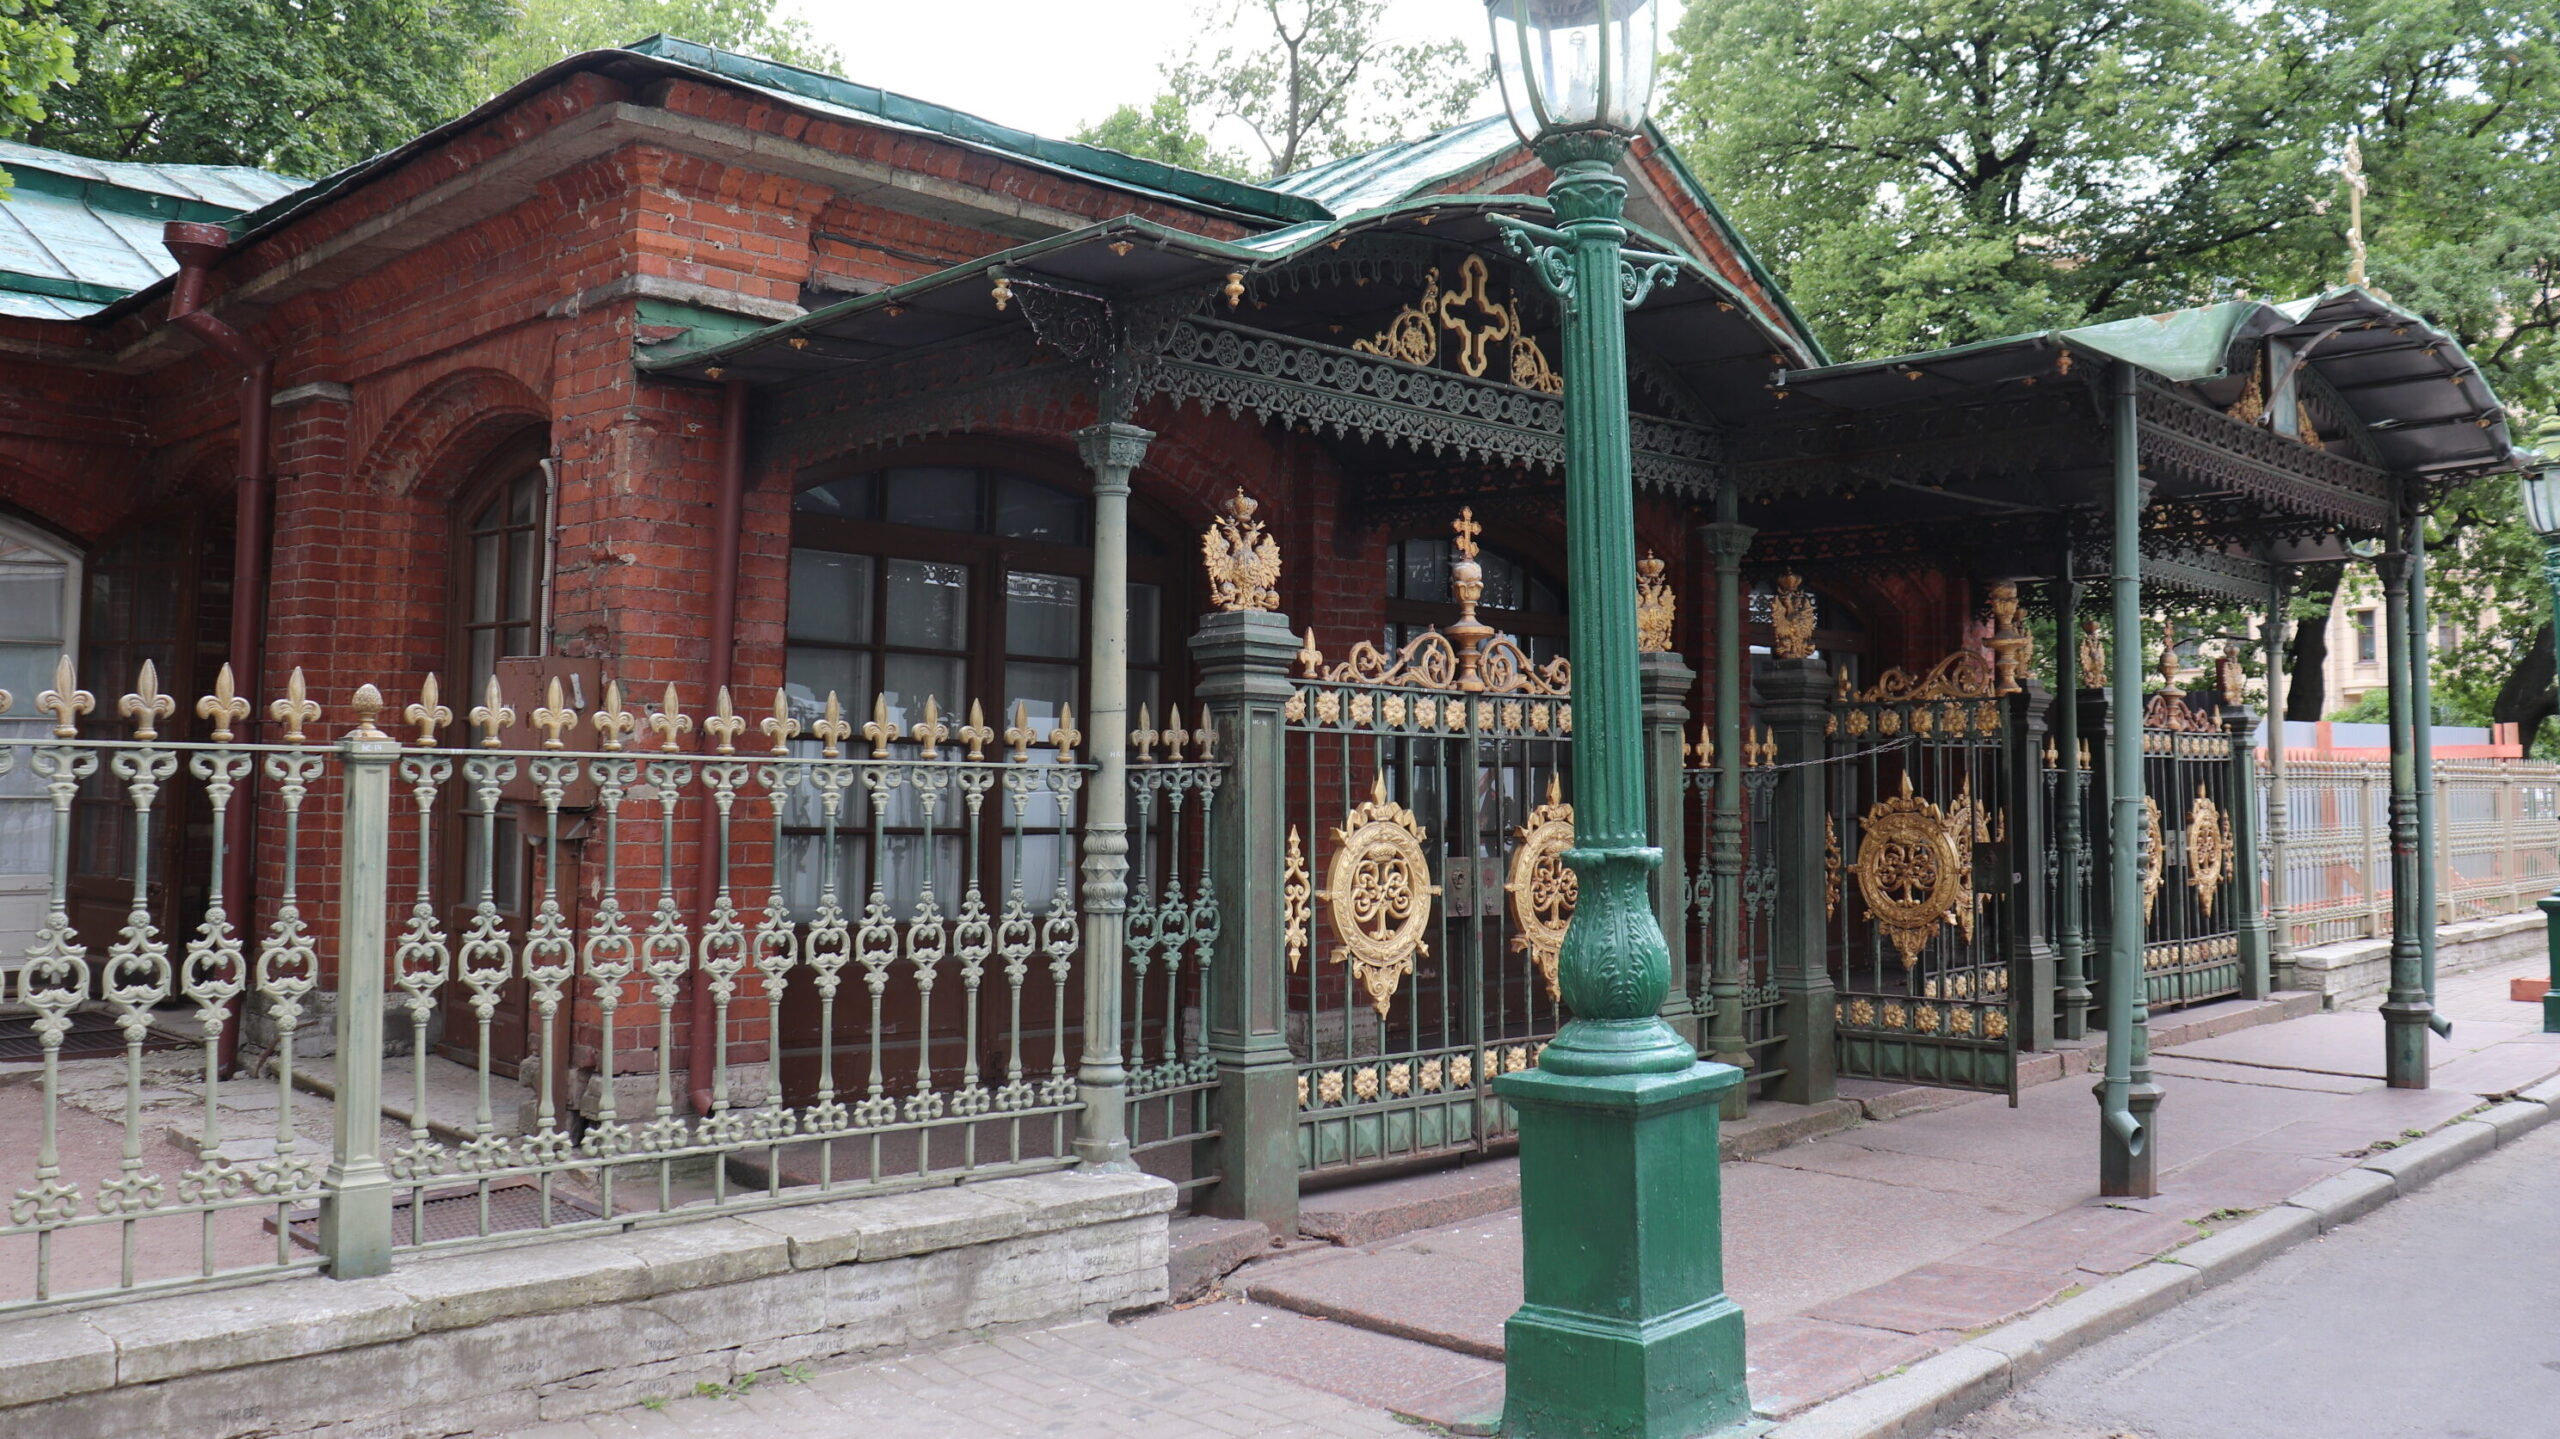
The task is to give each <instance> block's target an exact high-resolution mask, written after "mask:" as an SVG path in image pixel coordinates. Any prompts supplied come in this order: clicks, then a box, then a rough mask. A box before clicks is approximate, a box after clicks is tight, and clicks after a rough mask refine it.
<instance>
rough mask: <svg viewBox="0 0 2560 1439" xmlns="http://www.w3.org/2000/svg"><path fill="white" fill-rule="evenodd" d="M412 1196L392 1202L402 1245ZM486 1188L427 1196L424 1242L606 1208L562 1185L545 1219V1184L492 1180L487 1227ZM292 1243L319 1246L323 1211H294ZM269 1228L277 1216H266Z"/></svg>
mask: <svg viewBox="0 0 2560 1439" xmlns="http://www.w3.org/2000/svg"><path fill="white" fill-rule="evenodd" d="M409 1202H410V1196H409V1195H407V1194H403V1195H401V1196H400V1197H399V1198H398V1199H397V1200H395V1201H394V1202H393V1203H392V1206H391V1234H392V1238H393V1241H394V1242H395V1243H399V1244H407V1243H408V1242H409V1236H410V1229H409ZM480 1205H481V1188H480V1186H479V1185H477V1184H464V1185H457V1186H455V1187H453V1188H450V1189H440V1190H435V1191H432V1192H430V1193H429V1194H428V1195H427V1196H426V1203H425V1206H424V1208H423V1210H422V1211H421V1214H420V1219H421V1222H422V1225H423V1232H422V1233H421V1234H420V1236H419V1242H421V1243H425V1244H434V1243H436V1242H438V1241H440V1240H447V1239H468V1238H470V1237H472V1236H473V1235H477V1234H482V1233H488V1234H515V1233H522V1232H523V1231H525V1230H529V1229H542V1228H545V1227H553V1228H556V1227H558V1226H560V1225H564V1224H578V1223H583V1222H584V1221H586V1220H590V1219H601V1218H603V1217H604V1211H603V1210H601V1209H598V1208H597V1207H596V1206H595V1205H593V1204H590V1203H588V1202H587V1201H586V1200H584V1199H579V1198H575V1197H572V1196H570V1195H567V1194H564V1193H562V1192H561V1191H560V1190H559V1188H558V1187H557V1186H555V1187H554V1188H553V1189H552V1191H551V1212H550V1222H549V1225H548V1226H546V1225H545V1223H544V1220H543V1207H542V1186H541V1185H540V1184H538V1183H536V1182H535V1181H533V1180H531V1179H524V1178H518V1179H501V1180H493V1181H491V1182H490V1184H489V1186H488V1219H487V1224H486V1227H485V1229H484V1228H483V1225H482V1220H481V1208H480ZM292 1223H293V1242H294V1243H295V1244H297V1245H299V1246H301V1247H302V1248H304V1249H310V1250H317V1249H318V1248H319V1247H320V1211H319V1210H318V1209H316V1208H315V1209H305V1210H302V1211H299V1212H297V1213H296V1214H295V1215H294V1216H293V1220H292ZM267 1228H268V1231H269V1232H270V1233H272V1232H274V1228H275V1221H274V1220H272V1219H270V1220H268V1221H267Z"/></svg>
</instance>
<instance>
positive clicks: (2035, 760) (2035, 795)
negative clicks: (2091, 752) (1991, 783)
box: [2004, 675, 2071, 1049]
mask: <svg viewBox="0 0 2560 1439" xmlns="http://www.w3.org/2000/svg"><path fill="white" fill-rule="evenodd" d="M2052 704H2053V696H2052V695H2050V694H2047V693H2046V692H2045V687H2044V686H2043V685H2042V684H2041V683H2039V682H2038V681H2037V680H2036V678H2035V677H2034V676H2033V675H2023V676H2020V678H2019V683H2018V693H2016V694H2014V695H2011V696H2009V701H2008V709H2009V714H2008V720H2009V742H2008V744H2007V746H2006V754H2005V755H2004V758H2005V759H2006V761H2007V763H2008V766H2009V775H2008V781H2009V794H2010V803H2009V814H2010V820H2009V838H2008V849H2007V853H2008V856H2009V873H2008V875H2007V883H2008V887H2009V893H2010V895H2011V899H2010V903H2009V918H2010V930H2009V975H2010V980H2009V982H2010V983H2011V984H2013V985H2016V984H2023V985H2025V986H2026V1000H2027V1002H2026V1005H2025V1007H2024V1009H2023V1010H2021V1011H2020V1012H2019V1013H2018V1016H2017V1017H2018V1024H2019V1033H2018V1047H2019V1048H2020V1049H2050V1048H2052V1047H2053V1042H2054V1040H2056V1039H2058V1038H2060V1037H2061V1031H2060V1029H2059V1028H2058V1027H2057V1024H2056V1021H2055V1018H2054V1011H2055V991H2056V988H2057V986H2056V983H2055V973H2054V955H2053V943H2052V940H2051V938H2050V935H2051V932H2052V927H2053V923H2052V922H2053V916H2052V915H2050V914H2048V913H2047V912H2046V909H2045V886H2044V874H2043V869H2044V864H2045V857H2046V856H2045V819H2044V812H2045V807H2044V786H2045V756H2044V747H2045V712H2046V711H2047V710H2048V709H2049V708H2051V706H2052ZM2061 757H2062V756H2061V752H2060V751H2059V750H2057V751H2055V753H2054V758H2055V760H2056V761H2057V762H2058V761H2060V759H2061ZM2057 769H2058V770H2059V772H2060V778H2058V779H2057V780H2055V783H2056V784H2057V785H2059V784H2062V783H2065V782H2067V781H2068V780H2069V779H2070V778H2071V771H2070V770H2069V768H2068V767H2065V766H2061V765H2059V764H2058V763H2057Z"/></svg>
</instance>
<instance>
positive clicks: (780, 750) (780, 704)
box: [757, 686, 800, 754]
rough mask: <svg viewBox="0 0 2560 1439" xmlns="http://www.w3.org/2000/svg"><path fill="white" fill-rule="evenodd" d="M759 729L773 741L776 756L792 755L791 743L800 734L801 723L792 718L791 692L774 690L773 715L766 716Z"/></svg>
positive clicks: (780, 689) (779, 689) (778, 688)
mask: <svg viewBox="0 0 2560 1439" xmlns="http://www.w3.org/2000/svg"><path fill="white" fill-rule="evenodd" d="M757 727H758V728H760V729H762V730H763V731H764V733H765V738H767V739H769V740H772V741H773V752H774V753H775V754H789V753H791V741H792V740H794V739H796V738H798V736H799V734H800V721H798V720H796V719H793V718H792V717H791V694H790V692H789V691H787V690H784V689H782V688H780V687H778V686H777V687H776V688H775V689H774V692H773V713H771V714H769V715H766V716H765V717H764V719H763V720H762V721H761V722H760V723H759V724H758V726H757Z"/></svg>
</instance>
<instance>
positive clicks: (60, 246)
mask: <svg viewBox="0 0 2560 1439" xmlns="http://www.w3.org/2000/svg"><path fill="white" fill-rule="evenodd" d="M0 169H5V170H6V171H8V173H9V177H10V181H11V184H10V193H9V195H8V197H7V198H6V199H0V315H22V316H28V317H32V318H35V319H43V320H68V319H77V318H79V317H81V316H83V315H88V314H94V313H96V312H97V311H98V310H100V309H102V308H104V307H105V306H107V305H109V304H112V303H114V302H115V301H117V300H119V299H122V298H123V297H124V296H126V295H128V294H130V293H132V292H133V291H135V290H139V289H141V288H142V287H144V286H146V285H149V284H152V283H154V282H155V281H157V280H159V279H160V278H161V277H162V276H164V275H168V274H171V273H173V272H174V271H175V270H176V269H177V262H176V261H174V260H172V259H170V258H169V252H168V251H167V250H166V249H163V248H162V247H161V244H160V227H161V226H162V225H163V224H166V223H167V222H169V221H171V220H202V221H227V220H230V219H232V218H234V217H235V216H238V215H240V214H241V213H242V212H244V211H247V210H252V209H255V208H257V207H258V206H260V205H263V204H266V203H268V202H269V201H272V200H274V199H276V198H278V197H279V196H283V195H288V194H291V193H293V192H295V191H297V190H300V189H302V188H303V186H304V185H305V184H306V183H307V182H305V181H302V180H297V179H293V178H291V177H290V176H285V175H271V174H268V173H267V172H266V171H264V170H252V169H249V168H247V167H246V166H240V165H141V164H132V163H127V162H120V161H114V160H92V159H89V158H87V157H85V156H81V155H66V154H64V153H62V152H61V151H59V150H43V149H38V148H37V147H35V146H33V145H21V144H16V143H14V142H9V141H0Z"/></svg>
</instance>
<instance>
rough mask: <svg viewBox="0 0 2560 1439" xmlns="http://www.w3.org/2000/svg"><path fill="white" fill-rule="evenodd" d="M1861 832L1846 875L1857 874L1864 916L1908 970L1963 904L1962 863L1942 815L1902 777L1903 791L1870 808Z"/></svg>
mask: <svg viewBox="0 0 2560 1439" xmlns="http://www.w3.org/2000/svg"><path fill="white" fill-rule="evenodd" d="M1861 828H1862V829H1863V831H1864V832H1863V833H1862V834H1861V836H1860V837H1859V840H1858V858H1857V862H1856V863H1854V864H1852V865H1850V866H1849V869H1850V872H1851V873H1853V874H1855V875H1857V876H1858V893H1859V895H1860V897H1862V898H1863V899H1865V900H1866V903H1867V915H1868V917H1869V918H1870V919H1872V920H1874V921H1875V924H1876V927H1877V928H1878V929H1880V930H1882V931H1884V936H1885V938H1886V940H1888V941H1889V942H1891V943H1892V945H1893V947H1894V950H1895V952H1897V953H1899V954H1900V955H1901V956H1902V966H1903V968H1905V969H1909V968H1910V967H1911V966H1913V965H1914V964H1916V963H1918V962H1919V959H1920V951H1921V949H1922V948H1923V947H1924V946H1926V945H1927V944H1928V942H1929V936H1930V935H1932V934H1934V933H1935V932H1936V931H1937V928H1938V926H1939V925H1940V924H1941V923H1944V922H1945V921H1947V920H1948V919H1949V918H1951V917H1953V915H1954V914H1955V912H1956V910H1957V907H1958V905H1959V904H1960V903H1962V902H1963V896H1964V888H1963V883H1962V860H1961V857H1960V856H1959V855H1958V854H1957V853H1956V845H1955V841H1954V840H1953V839H1952V838H1951V837H1950V836H1949V833H1948V825H1947V814H1946V811H1944V810H1942V809H1940V808H1938V806H1936V805H1934V804H1932V803H1930V802H1929V801H1927V800H1925V799H1922V798H1920V797H1919V796H1918V795H1915V794H1913V793H1912V792H1911V776H1909V775H1908V774H1906V775H1904V776H1903V777H1902V793H1900V794H1898V795H1896V796H1894V797H1893V798H1891V799H1887V800H1883V801H1881V802H1879V803H1878V804H1876V805H1875V807H1874V808H1872V809H1869V810H1868V811H1867V815H1866V820H1865V822H1864V824H1863V825H1862V826H1861ZM1968 907H1969V906H1968Z"/></svg>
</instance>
